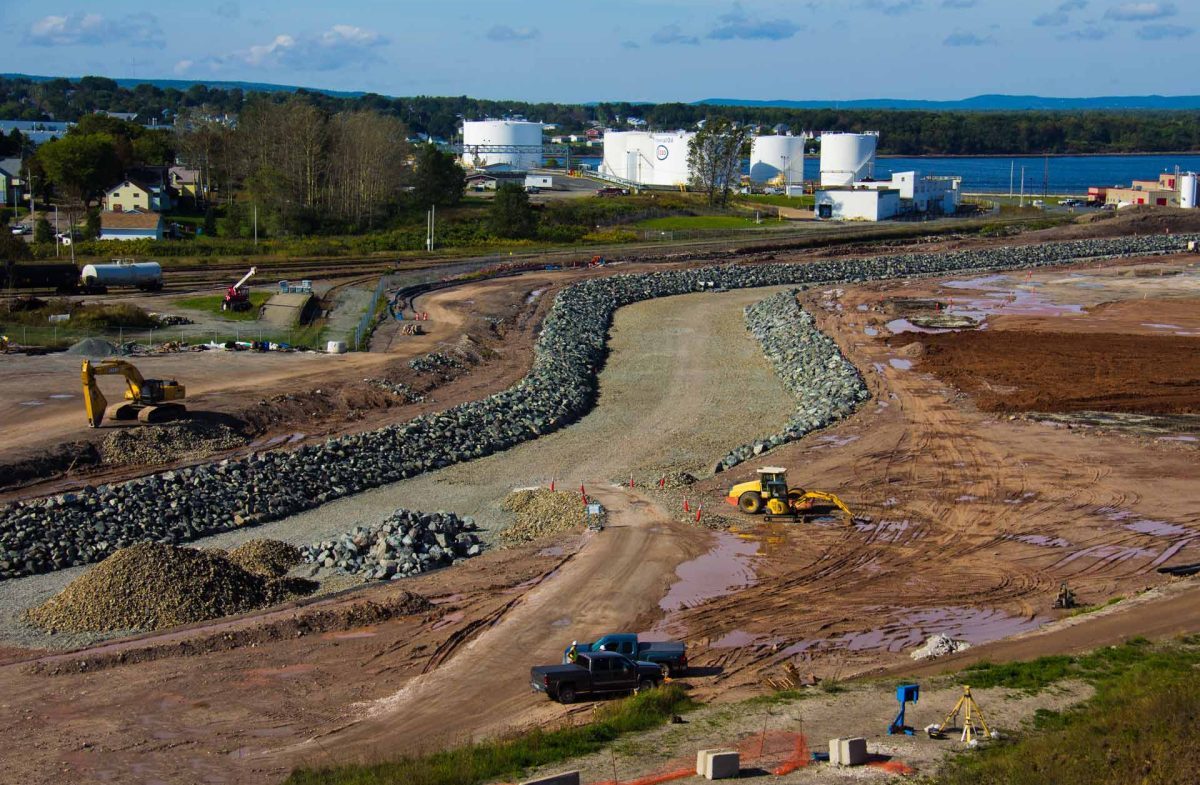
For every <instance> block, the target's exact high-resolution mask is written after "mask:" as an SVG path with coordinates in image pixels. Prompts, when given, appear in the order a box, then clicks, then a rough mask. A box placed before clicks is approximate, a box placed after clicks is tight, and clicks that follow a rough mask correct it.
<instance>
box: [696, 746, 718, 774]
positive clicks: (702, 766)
mask: <svg viewBox="0 0 1200 785" xmlns="http://www.w3.org/2000/svg"><path fill="white" fill-rule="evenodd" d="M714 752H720V750H700V751H698V752H697V753H696V775H697V776H699V777H703V776H704V773H705V772H706V771H708V756H709V755H712V754H713V753H714Z"/></svg>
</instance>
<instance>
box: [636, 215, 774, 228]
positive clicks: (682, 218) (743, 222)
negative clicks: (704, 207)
mask: <svg viewBox="0 0 1200 785" xmlns="http://www.w3.org/2000/svg"><path fill="white" fill-rule="evenodd" d="M769 223H772V221H770V220H769V219H764V221H763V223H762V224H758V223H755V221H754V219H753V218H746V217H743V216H740V215H673V216H667V217H665V218H651V219H649V220H646V221H640V222H639V223H637V224H636V226H637V228H639V229H652V230H655V231H662V232H683V231H692V230H696V229H761V228H763V226H764V225H768V224H769Z"/></svg>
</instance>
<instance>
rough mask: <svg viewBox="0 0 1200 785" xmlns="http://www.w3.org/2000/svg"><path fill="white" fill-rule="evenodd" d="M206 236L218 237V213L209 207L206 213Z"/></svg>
mask: <svg viewBox="0 0 1200 785" xmlns="http://www.w3.org/2000/svg"><path fill="white" fill-rule="evenodd" d="M203 229H204V236H205V237H216V236H217V211H216V210H214V209H212V208H211V207H209V208H208V209H207V210H205V211H204V227H203Z"/></svg>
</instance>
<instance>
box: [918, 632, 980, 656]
mask: <svg viewBox="0 0 1200 785" xmlns="http://www.w3.org/2000/svg"><path fill="white" fill-rule="evenodd" d="M969 648H971V644H969V643H967V642H966V641H959V640H954V639H953V638H951V637H949V636H947V635H941V634H938V635H930V636H929V638H928V640H926V641H925V645H923V646H921V647H920V648H919V649H915V650H914V651H913V653H912V654H911V655H909V656H911V657H912V658H913V659H914V660H930V659H934V658H936V657H945V656H946V655H947V654H954V653H955V652H960V651H964V650H966V649H969Z"/></svg>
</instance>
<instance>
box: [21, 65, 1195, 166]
mask: <svg viewBox="0 0 1200 785" xmlns="http://www.w3.org/2000/svg"><path fill="white" fill-rule="evenodd" d="M295 96H301V97H303V98H304V99H305V100H306V102H307V103H309V104H310V105H312V106H314V107H315V108H317V109H319V110H320V111H322V112H324V113H326V114H328V115H331V116H332V115H339V114H343V113H356V112H363V111H371V112H374V113H376V114H379V115H383V116H385V117H391V118H394V119H396V120H398V121H400V122H401V123H403V124H404V125H405V126H406V127H407V128H408V129H409V131H410V132H412V133H421V134H428V135H430V136H432V137H435V138H441V139H446V140H451V139H453V138H454V137H455V136H456V135H457V134H458V132H459V128H460V126H461V124H462V118H464V117H466V118H471V119H476V118H483V117H508V116H518V115H519V116H523V117H526V118H528V119H531V120H541V121H543V122H547V123H554V124H556V125H558V126H559V128H560V129H561V130H562V131H564V132H571V131H578V130H582V129H583V128H585V127H587V126H588V125H590V124H592V123H599V124H601V125H616V124H617V123H618V122H620V121H624V120H625V119H626V118H629V117H637V118H641V119H643V120H645V121H646V122H647V123H648V124H649V125H650V126H651V127H653V128H660V129H676V128H691V127H693V126H695V124H696V123H697V122H699V121H700V120H703V119H705V118H707V117H721V118H725V119H727V120H730V121H733V122H736V123H739V124H742V125H751V126H758V127H760V128H763V129H770V128H774V127H775V126H779V125H782V126H784V127H786V128H787V129H789V130H791V131H792V132H794V133H799V132H802V131H818V132H819V131H879V132H880V134H881V135H880V140H879V150H880V152H881V153H884V154H899V155H989V154H1004V155H1009V154H1013V155H1040V154H1048V153H1049V154H1053V153H1129V152H1181V151H1200V112H1196V111H1176V112H1172V111H1161V112H1147V111H1142V112H1118V111H1083V112H1078V111H1071V112H1063V111H1020V112H1008V111H991V112H940V111H921V110H894V109H854V110H840V109H792V108H785V107H739V106H710V105H697V104H685V103H662V104H640V103H628V102H604V103H598V104H586V105H585V104H559V103H533V102H526V101H494V100H486V99H477V98H470V97H468V96H456V97H437V96H415V97H407V98H390V97H387V96H382V95H377V94H374V93H367V94H364V95H356V96H340V95H329V94H327V93H322V92H318V91H308V90H303V89H301V90H298V91H296V92H294V93H293V92H280V91H277V92H255V91H244V90H242V89H241V88H228V89H226V88H219V87H208V86H205V85H192V86H191V87H189V88H187V89H186V90H179V89H177V88H174V87H165V88H163V87H158V86H156V85H152V84H140V85H138V86H136V87H133V88H125V87H121V86H120V85H118V84H117V83H116V82H115V81H113V80H112V79H107V78H104V77H97V76H87V77H83V78H81V79H79V80H76V81H72V80H68V79H52V80H49V81H42V82H35V81H32V80H29V79H20V78H8V79H0V119H26V120H71V121H74V120H78V119H80V118H82V117H84V116H86V115H88V114H91V113H93V112H95V111H97V110H107V111H119V112H136V113H137V114H138V116H139V121H140V122H143V123H145V122H148V121H150V120H151V119H154V120H156V121H157V122H160V123H167V124H171V123H174V122H175V121H176V119H177V118H178V117H179V116H180V115H182V114H185V113H187V112H188V111H189V110H199V111H201V112H202V113H203V114H205V115H207V116H238V115H240V114H241V113H242V112H243V111H244V110H245V108H246V106H247V105H248V104H250V103H253V102H257V101H266V102H268V103H270V104H274V105H277V106H282V105H284V104H286V103H288V101H289V100H291V99H292V98H294V97H295Z"/></svg>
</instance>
